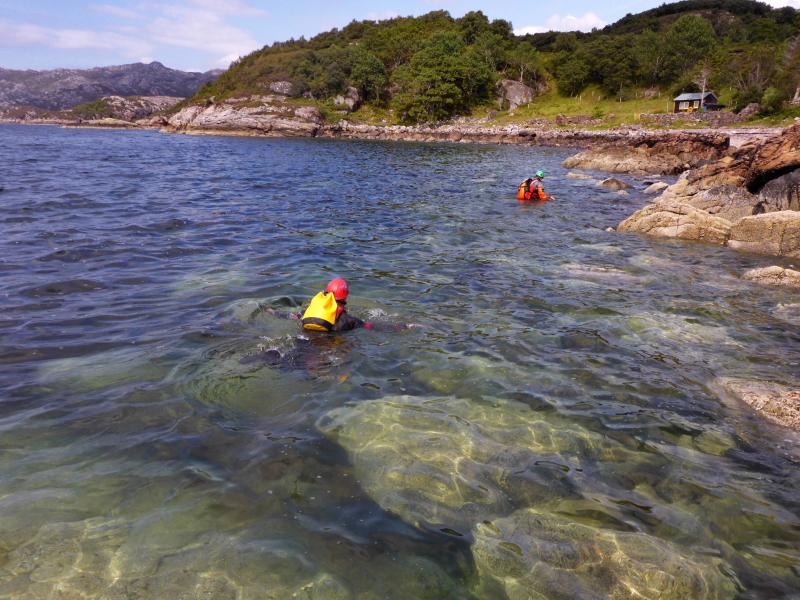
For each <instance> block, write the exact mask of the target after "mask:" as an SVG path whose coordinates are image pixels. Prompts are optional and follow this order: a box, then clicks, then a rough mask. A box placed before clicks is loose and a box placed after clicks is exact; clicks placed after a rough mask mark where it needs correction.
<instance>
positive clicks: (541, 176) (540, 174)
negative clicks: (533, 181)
mask: <svg viewBox="0 0 800 600" xmlns="http://www.w3.org/2000/svg"><path fill="white" fill-rule="evenodd" d="M536 176H537V177H540V178H542V179H544V171H536Z"/></svg>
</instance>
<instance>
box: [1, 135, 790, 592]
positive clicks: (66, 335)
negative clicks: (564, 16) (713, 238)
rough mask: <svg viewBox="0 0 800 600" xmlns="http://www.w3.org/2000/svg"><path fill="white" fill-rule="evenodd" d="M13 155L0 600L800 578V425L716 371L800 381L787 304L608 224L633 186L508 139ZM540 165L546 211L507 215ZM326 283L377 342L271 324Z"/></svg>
mask: <svg viewBox="0 0 800 600" xmlns="http://www.w3.org/2000/svg"><path fill="white" fill-rule="evenodd" d="M0 142H1V143H0V165H2V168H1V169H0V188H2V191H0V207H1V208H2V212H0V282H1V283H2V287H1V288H0V291H1V292H2V293H0V365H2V368H1V369H0V597H4V598H23V597H24V598H120V599H122V598H199V597H207V598H232V599H233V598H239V599H246V598H276V599H282V598H292V597H296V598H315V599H330V598H334V599H338V598H341V599H356V598H359V599H362V598H363V599H369V598H398V599H401V598H402V599H405V598H503V597H507V598H537V599H539V598H606V597H608V598H641V597H644V598H732V597H743V598H778V597H784V596H788V595H790V594H792V593H794V592H796V590H798V589H800V516H799V513H800V475H798V469H797V466H798V460H799V459H800V452H798V450H797V438H796V437H793V434H791V433H789V432H787V431H786V430H783V429H781V428H779V427H777V426H774V425H771V424H769V423H768V422H765V421H764V420H762V419H761V418H759V417H757V416H755V415H753V413H751V412H750V410H749V409H748V408H747V407H744V406H741V405H739V404H737V403H735V402H734V401H732V400H731V399H730V398H726V397H725V395H724V394H722V393H721V391H720V386H719V380H720V379H721V378H724V377H737V378H744V379H753V380H769V381H775V382H778V383H783V384H787V385H796V384H797V380H796V376H797V373H798V362H799V361H800V354H799V353H798V350H799V349H800V321H798V320H797V319H796V318H793V316H792V315H794V313H795V312H797V311H793V308H792V307H793V306H797V303H798V300H797V296H796V295H792V294H791V293H790V292H788V291H783V290H780V289H771V288H762V287H759V286H757V285H754V284H751V283H748V282H744V281H742V280H740V279H739V275H740V274H741V273H742V272H743V271H745V270H747V269H749V268H752V267H756V266H765V265H768V264H775V261H776V259H773V258H766V257H759V256H755V255H748V254H742V253H736V252H732V251H730V250H727V249H724V248H718V247H715V246H710V245H703V244H694V243H688V242H681V241H664V240H657V239H648V238H645V237H640V236H636V235H629V234H617V233H609V232H607V231H605V230H606V228H607V227H609V226H614V225H616V224H617V223H618V222H619V221H620V220H622V219H623V218H625V217H626V216H628V215H629V214H630V213H632V212H633V211H634V210H636V209H637V208H639V207H641V206H643V205H644V204H645V203H646V201H647V198H646V197H645V196H644V195H643V194H642V193H641V190H642V189H643V188H644V187H645V186H646V185H647V183H648V180H646V179H638V180H637V179H628V181H629V182H630V183H632V184H633V186H634V187H633V188H632V189H631V190H630V192H629V193H628V194H627V195H622V194H619V193H616V192H610V191H606V190H604V189H603V188H601V187H598V185H597V178H599V177H602V175H601V174H593V173H590V174H589V175H590V177H589V178H585V179H574V178H567V177H566V174H567V173H566V171H565V170H564V169H563V168H562V167H561V166H560V165H561V161H562V160H563V159H564V158H565V157H566V156H568V155H569V154H570V150H567V149H548V148H532V147H519V146H495V145H458V144H412V143H381V142H366V141H364V142H358V141H348V142H343V141H330V140H281V139H242V138H225V137H188V136H176V135H164V134H160V133H158V132H153V131H136V132H131V131H99V130H75V129H59V128H53V127H22V126H2V127H0ZM538 169H543V170H544V171H545V172H546V178H545V189H546V190H547V192H548V193H550V194H552V195H554V196H556V198H557V199H556V200H555V201H553V202H549V203H545V204H541V205H532V204H527V205H525V204H523V205H520V204H519V203H518V202H517V201H516V200H515V192H516V186H517V184H518V183H519V181H520V180H522V179H523V178H525V177H526V176H528V175H530V174H531V173H532V172H534V171H536V170H538ZM778 263H779V264H784V263H786V261H783V262H780V261H778ZM786 264H787V265H788V263H786ZM334 276H343V277H346V278H347V280H348V281H349V283H350V289H351V296H350V302H349V305H348V306H349V310H350V312H351V313H352V314H354V315H356V316H361V317H363V318H370V319H372V320H373V321H374V322H375V323H376V325H377V326H376V329H374V330H372V331H369V330H359V331H355V332H351V333H348V334H345V335H341V336H326V335H322V334H314V333H310V332H309V333H303V332H301V331H300V330H299V329H298V326H297V322H296V321H293V320H291V319H288V318H286V317H287V315H288V313H289V312H291V311H296V310H299V308H300V307H301V306H302V304H303V303H304V302H305V301H306V300H307V299H308V298H310V297H311V296H312V295H313V294H314V293H315V292H317V291H319V290H320V289H321V288H322V287H324V285H325V283H326V282H327V281H328V280H329V279H331V278H332V277H334ZM408 326H410V327H408Z"/></svg>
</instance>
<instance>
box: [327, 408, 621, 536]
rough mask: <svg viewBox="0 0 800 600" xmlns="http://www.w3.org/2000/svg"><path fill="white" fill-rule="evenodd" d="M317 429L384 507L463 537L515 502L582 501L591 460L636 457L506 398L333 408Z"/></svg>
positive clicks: (596, 436)
mask: <svg viewBox="0 0 800 600" xmlns="http://www.w3.org/2000/svg"><path fill="white" fill-rule="evenodd" d="M317 427H318V428H319V429H320V430H321V431H322V432H323V433H324V434H325V435H326V436H327V437H329V438H330V439H332V440H334V441H336V442H338V443H339V444H340V445H341V446H343V447H344V448H345V449H346V450H347V451H348V454H349V455H350V459H351V461H352V463H353V466H354V468H355V472H356V475H357V477H358V478H359V482H360V483H361V485H362V486H363V488H364V490H365V491H366V492H367V493H368V494H369V495H370V496H371V497H372V498H373V499H374V500H375V501H376V502H377V503H378V504H379V505H380V506H381V507H383V508H384V509H385V510H388V511H391V512H393V513H395V514H397V515H399V516H400V517H402V518H403V519H405V520H406V521H408V522H409V523H413V524H415V525H419V526H433V527H436V528H439V529H446V530H448V531H452V532H457V533H458V534H462V535H464V534H467V533H469V531H470V530H471V529H472V528H473V527H474V526H475V524H476V523H479V522H480V521H482V520H484V519H488V518H494V517H496V516H498V515H504V514H509V513H510V512H511V511H512V510H513V507H514V505H515V504H516V503H522V504H523V505H527V506H530V505H533V504H536V505H539V504H546V503H547V502H549V501H562V500H564V499H566V498H579V497H580V494H579V493H578V490H579V488H580V485H578V479H577V478H579V477H580V472H581V469H583V468H584V467H585V466H586V464H588V463H590V462H592V461H603V462H604V463H606V464H607V465H610V464H613V463H621V462H626V463H631V462H632V461H634V460H635V459H634V456H633V453H632V452H630V451H628V450H627V449H626V448H625V447H624V446H622V445H620V444H618V443H615V442H614V441H612V440H610V439H608V438H606V437H604V436H602V435H599V434H596V433H592V432H590V431H588V430H586V429H584V428H582V427H580V426H579V425H575V424H574V423H571V422H569V421H567V420H564V419H558V418H557V417H552V416H550V417H548V416H546V415H544V414H543V413H539V412H534V411H532V410H531V409H530V408H529V407H528V406H527V405H525V404H522V403H519V402H513V401H507V400H492V401H483V402H476V401H471V400H466V399H461V398H454V397H437V398H430V397H411V396H392V397H386V398H382V399H379V400H370V401H366V402H360V403H358V404H354V405H352V406H345V407H342V408H337V409H334V410H333V411H331V412H329V413H328V414H327V415H325V416H324V417H322V418H321V419H320V420H319V421H318V423H317ZM535 465H548V467H549V468H542V467H538V468H537V467H535Z"/></svg>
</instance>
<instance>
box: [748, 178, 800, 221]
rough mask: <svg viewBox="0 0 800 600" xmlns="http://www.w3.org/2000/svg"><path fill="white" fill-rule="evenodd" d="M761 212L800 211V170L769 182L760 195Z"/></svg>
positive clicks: (759, 207)
mask: <svg viewBox="0 0 800 600" xmlns="http://www.w3.org/2000/svg"><path fill="white" fill-rule="evenodd" d="M758 200H759V206H758V209H760V210H761V212H774V211H777V210H800V169H795V170H794V171H790V172H789V173H786V174H785V175H781V176H780V177H776V178H775V179H773V180H772V181H769V182H768V183H767V184H766V185H765V186H764V187H762V188H761V191H760V192H759V193H758Z"/></svg>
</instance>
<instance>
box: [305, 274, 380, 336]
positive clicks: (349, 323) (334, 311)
mask: <svg viewBox="0 0 800 600" xmlns="http://www.w3.org/2000/svg"><path fill="white" fill-rule="evenodd" d="M329 294H330V295H329ZM349 295H350V288H349V287H348V285H347V281H345V280H344V279H343V278H342V277H337V278H336V279H332V280H331V281H330V282H328V285H327V286H326V287H325V291H324V292H320V293H319V294H317V295H316V296H314V298H312V299H311V303H310V304H309V305H308V308H307V309H306V311H305V313H303V316H302V317H301V318H300V320H301V321H302V323H303V328H304V329H310V330H314V331H327V332H332V333H338V332H341V331H350V330H352V329H358V328H359V327H364V328H366V329H372V323H370V322H369V321H366V322H365V321H362V320H361V319H359V318H358V317H354V316H352V315H350V314H349V313H348V312H347V296H349ZM333 301H335V304H334V302H333Z"/></svg>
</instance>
